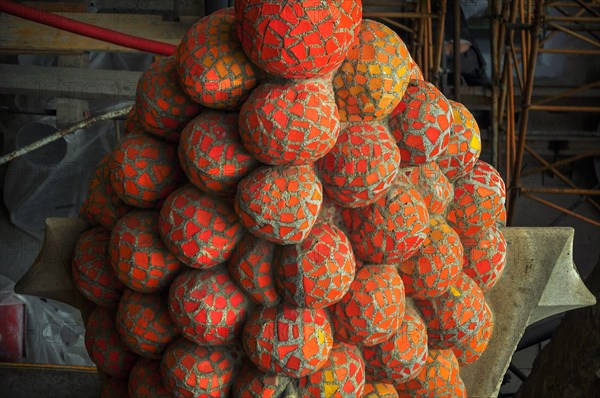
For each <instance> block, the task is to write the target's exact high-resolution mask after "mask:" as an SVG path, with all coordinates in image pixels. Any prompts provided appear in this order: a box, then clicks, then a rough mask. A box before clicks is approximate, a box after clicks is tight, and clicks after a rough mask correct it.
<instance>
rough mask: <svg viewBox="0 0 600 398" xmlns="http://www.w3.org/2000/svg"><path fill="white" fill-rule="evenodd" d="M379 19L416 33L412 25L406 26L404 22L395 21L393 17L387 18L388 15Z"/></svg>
mask: <svg viewBox="0 0 600 398" xmlns="http://www.w3.org/2000/svg"><path fill="white" fill-rule="evenodd" d="M379 19H381V20H382V21H383V22H385V23H386V24H387V25H392V26H395V27H397V28H400V29H402V30H405V31H407V32H410V33H414V32H415V30H414V29H413V28H410V27H408V26H406V25H404V24H401V23H400V22H398V21H394V20H393V19H390V18H386V17H380V18H379Z"/></svg>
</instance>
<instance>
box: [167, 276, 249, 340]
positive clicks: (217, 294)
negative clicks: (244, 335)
mask: <svg viewBox="0 0 600 398" xmlns="http://www.w3.org/2000/svg"><path fill="white" fill-rule="evenodd" d="M247 310H248V299H247V298H246V296H245V295H244V293H243V292H242V291H241V290H240V288H239V287H238V286H237V285H236V284H235V282H234V281H233V279H231V277H230V276H229V273H228V272H227V269H225V268H224V267H223V266H219V267H214V268H211V269H208V270H188V271H185V272H184V273H182V274H181V275H179V276H178V277H177V278H176V279H175V281H174V282H173V284H172V285H171V289H170V291H169V311H170V313H171V316H172V317H173V319H174V320H175V323H176V324H177V325H178V326H179V327H180V328H181V332H182V333H183V335H184V336H185V337H187V338H188V339H190V340H191V341H193V342H195V343H196V344H201V345H221V344H231V343H233V342H234V341H235V339H236V337H237V336H238V334H239V332H240V330H241V328H242V324H243V322H244V320H245V318H246V312H247Z"/></svg>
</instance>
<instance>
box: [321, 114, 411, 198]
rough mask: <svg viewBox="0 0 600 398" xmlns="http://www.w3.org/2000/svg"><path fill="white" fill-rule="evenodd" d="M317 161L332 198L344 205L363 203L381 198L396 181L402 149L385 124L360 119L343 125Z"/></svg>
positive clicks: (324, 188)
mask: <svg viewBox="0 0 600 398" xmlns="http://www.w3.org/2000/svg"><path fill="white" fill-rule="evenodd" d="M316 164H317V171H318V173H319V177H321V180H322V181H323V190H324V191H325V193H326V194H327V196H328V197H329V198H331V199H332V200H333V201H335V202H336V203H337V204H339V205H340V206H343V207H363V206H366V205H368V204H370V203H373V202H374V201H376V200H377V199H379V198H381V197H382V196H383V195H384V194H385V192H386V191H387V189H388V188H389V187H390V185H391V184H392V182H393V181H394V177H395V176H396V174H397V173H398V165H399V164H400V151H399V150H398V147H397V146H396V144H395V142H394V141H393V140H392V137H391V136H390V133H389V132H388V131H387V129H386V128H385V127H384V126H383V125H381V124H367V123H359V124H354V125H349V126H347V127H346V128H345V129H343V130H342V131H341V133H340V136H339V138H338V140H337V142H336V144H335V146H334V147H333V148H332V149H331V151H329V153H328V154H327V155H325V156H324V157H323V158H321V159H319V160H318V161H317V163H316Z"/></svg>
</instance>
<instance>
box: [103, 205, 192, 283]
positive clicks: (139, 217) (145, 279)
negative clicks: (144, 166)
mask: <svg viewBox="0 0 600 398" xmlns="http://www.w3.org/2000/svg"><path fill="white" fill-rule="evenodd" d="M158 216H159V213H158V212H157V211H150V210H145V211H144V210H138V211H133V212H131V213H128V214H127V215H125V216H124V217H123V218H121V219H120V220H119V222H118V223H117V225H115V228H114V229H113V231H112V235H111V237H110V246H109V253H110V262H111V265H112V267H113V270H114V271H115V274H116V275H117V278H119V280H120V281H121V282H123V283H124V284H125V285H127V287H129V288H130V289H133V290H136V291H138V292H142V293H152V292H157V291H160V290H162V289H164V288H166V287H167V286H169V284H170V283H171V281H172V280H173V279H174V278H175V276H177V274H178V273H179V271H181V269H182V267H183V264H181V263H180V262H179V260H177V258H176V257H175V256H174V255H173V254H171V252H169V250H168V249H167V247H166V246H165V244H164V243H163V241H162V240H161V239H160V235H159V233H158Z"/></svg>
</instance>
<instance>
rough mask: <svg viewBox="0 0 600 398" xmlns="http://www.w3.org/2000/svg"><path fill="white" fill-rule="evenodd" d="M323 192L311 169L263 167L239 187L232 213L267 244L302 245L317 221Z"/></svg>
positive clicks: (304, 167) (302, 167)
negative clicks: (266, 241) (267, 242)
mask: <svg viewBox="0 0 600 398" xmlns="http://www.w3.org/2000/svg"><path fill="white" fill-rule="evenodd" d="M322 201H323V190H322V186H321V182H320V181H319V179H318V178H317V176H316V175H315V173H314V171H313V169H312V167H310V166H307V165H300V166H279V167H270V166H264V167H259V168H258V169H256V170H254V171H253V172H252V173H250V175H248V176H247V177H246V178H244V179H243V180H242V181H241V182H240V184H239V185H238V190H237V195H236V198H235V206H234V208H235V212H236V213H237V214H238V216H239V219H240V223H241V224H242V225H243V226H244V227H246V228H247V229H248V231H250V232H251V233H253V234H254V235H256V236H258V237H260V238H263V239H266V240H268V241H269V242H274V243H278V244H281V245H291V244H296V243H300V242H302V241H303V240H304V239H306V237H307V236H308V233H309V232H310V230H311V228H312V227H313V225H314V223H315V222H316V220H317V216H318V214H319V210H321V203H322Z"/></svg>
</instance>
